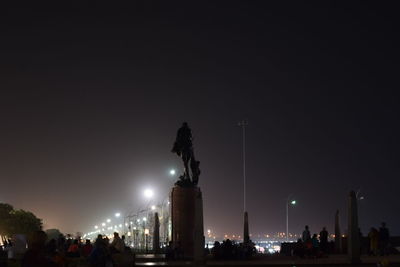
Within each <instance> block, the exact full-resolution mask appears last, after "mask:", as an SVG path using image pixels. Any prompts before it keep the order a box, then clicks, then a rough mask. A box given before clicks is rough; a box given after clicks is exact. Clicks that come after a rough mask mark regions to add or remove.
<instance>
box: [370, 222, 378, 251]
mask: <svg viewBox="0 0 400 267" xmlns="http://www.w3.org/2000/svg"><path fill="white" fill-rule="evenodd" d="M368 238H369V253H370V254H371V255H374V256H377V255H378V247H379V232H378V230H376V228H374V227H372V228H371V230H370V231H369V234H368Z"/></svg>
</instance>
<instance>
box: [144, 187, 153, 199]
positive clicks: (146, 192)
mask: <svg viewBox="0 0 400 267" xmlns="http://www.w3.org/2000/svg"><path fill="white" fill-rule="evenodd" d="M143 194H144V196H145V197H146V198H152V197H153V196H154V192H153V190H151V189H146V190H144V192H143Z"/></svg>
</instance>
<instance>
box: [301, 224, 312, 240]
mask: <svg viewBox="0 0 400 267" xmlns="http://www.w3.org/2000/svg"><path fill="white" fill-rule="evenodd" d="M301 239H302V240H303V242H304V243H307V242H310V240H311V234H310V230H309V229H308V225H306V227H305V229H304V231H303V234H302V235H301Z"/></svg>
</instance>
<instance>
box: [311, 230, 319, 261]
mask: <svg viewBox="0 0 400 267" xmlns="http://www.w3.org/2000/svg"><path fill="white" fill-rule="evenodd" d="M311 244H312V254H313V255H314V257H318V256H319V241H318V236H317V234H313V236H312V238H311Z"/></svg>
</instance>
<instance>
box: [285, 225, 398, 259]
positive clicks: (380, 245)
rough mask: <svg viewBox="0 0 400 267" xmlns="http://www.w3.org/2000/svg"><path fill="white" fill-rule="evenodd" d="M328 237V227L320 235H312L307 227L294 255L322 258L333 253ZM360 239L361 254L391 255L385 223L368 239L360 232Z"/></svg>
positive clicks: (294, 249) (295, 248)
mask: <svg viewBox="0 0 400 267" xmlns="http://www.w3.org/2000/svg"><path fill="white" fill-rule="evenodd" d="M328 236H329V234H328V231H327V230H326V227H323V228H322V230H321V231H320V233H319V235H318V234H316V233H315V234H313V235H311V232H310V229H309V226H308V225H306V226H305V229H304V231H303V233H302V236H301V238H299V239H298V240H297V243H296V244H295V246H294V248H293V250H292V253H293V255H295V256H299V257H322V256H324V255H327V254H329V253H332V252H333V251H334V242H333V240H332V241H330V242H329V240H328ZM359 237H360V252H361V254H362V253H363V252H365V253H367V254H369V255H375V256H377V255H381V256H384V255H387V254H389V253H390V243H389V239H390V234H389V229H388V228H387V227H386V224H385V223H382V225H381V227H380V228H379V230H378V229H376V228H374V227H372V228H371V230H370V232H369V234H368V236H367V237H366V238H364V237H363V235H362V233H361V231H359ZM364 241H365V242H364ZM366 243H368V245H366Z"/></svg>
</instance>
